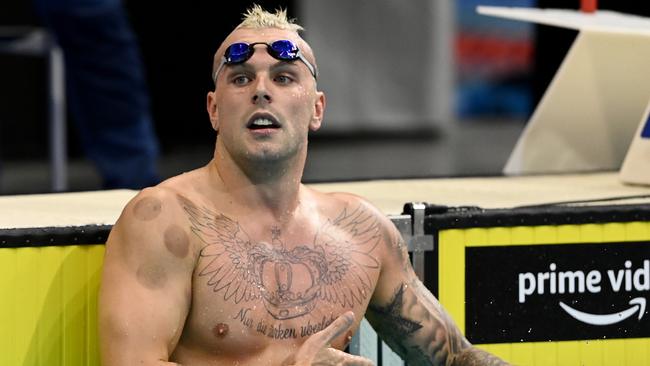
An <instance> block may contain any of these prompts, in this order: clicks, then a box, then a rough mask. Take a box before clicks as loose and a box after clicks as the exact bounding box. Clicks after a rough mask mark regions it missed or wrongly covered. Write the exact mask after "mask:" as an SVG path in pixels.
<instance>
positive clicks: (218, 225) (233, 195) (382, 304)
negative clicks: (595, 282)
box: [99, 7, 504, 366]
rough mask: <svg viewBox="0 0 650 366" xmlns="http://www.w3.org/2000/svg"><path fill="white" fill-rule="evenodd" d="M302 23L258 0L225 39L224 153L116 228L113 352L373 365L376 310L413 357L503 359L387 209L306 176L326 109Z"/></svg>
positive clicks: (219, 95)
mask: <svg viewBox="0 0 650 366" xmlns="http://www.w3.org/2000/svg"><path fill="white" fill-rule="evenodd" d="M300 29H301V28H300V26H298V25H296V24H294V23H292V22H290V21H288V20H287V19H286V14H285V13H284V12H280V11H279V12H277V13H275V14H271V13H268V12H266V11H263V10H262V9H261V8H259V7H254V8H252V9H251V10H249V12H248V13H247V14H246V17H245V19H244V21H243V22H242V23H241V24H240V25H239V26H238V27H237V28H236V29H235V30H234V31H233V32H232V33H231V34H230V35H229V36H228V37H227V38H226V40H225V41H224V42H223V44H222V45H221V46H220V47H219V49H218V50H217V52H216V54H215V63H214V70H213V77H214V79H215V89H214V91H212V92H209V93H208V96H207V109H208V114H209V116H210V121H211V123H212V126H213V128H214V130H215V131H217V132H218V138H217V142H216V148H215V153H214V158H213V160H212V161H210V162H209V163H208V164H207V165H206V166H205V167H202V168H200V169H197V170H194V171H191V172H189V173H186V174H182V175H180V176H177V177H174V178H171V179H169V180H167V181H165V182H163V183H161V184H160V185H158V186H156V187H153V188H148V189H145V190H143V191H142V192H140V193H139V194H138V195H137V196H136V197H135V198H134V199H133V200H132V201H131V202H130V203H129V204H128V205H127V206H126V207H125V209H124V211H123V213H122V215H121V217H120V218H119V220H118V221H117V223H116V224H115V227H114V228H113V231H112V232H111V234H110V237H109V239H108V242H107V243H106V255H105V263H104V272H103V278H102V285H101V290H100V304H99V305H100V309H99V326H100V339H101V353H102V362H103V364H104V365H105V366H109V365H174V364H182V365H187V366H201V365H281V364H284V365H312V364H314V365H317V364H321V365H331V364H346V365H369V364H371V363H370V361H368V360H366V359H363V358H361V357H359V356H352V355H349V354H346V353H344V352H342V351H341V350H343V349H344V348H345V346H346V344H347V343H348V342H349V340H350V338H351V335H352V334H353V333H354V331H355V330H356V329H357V328H358V327H359V323H360V322H361V319H362V318H363V317H364V315H366V316H367V318H368V319H369V321H370V322H371V324H372V325H373V326H374V327H375V329H376V330H377V331H378V332H379V334H380V336H381V337H382V338H383V339H384V341H386V342H387V343H388V344H389V345H391V347H392V348H393V349H394V350H395V351H397V352H398V353H399V354H400V355H401V356H402V357H403V358H404V359H406V360H407V361H408V362H409V363H411V364H413V365H479V364H481V365H482V364H485V365H500V364H504V363H503V362H502V361H500V360H499V359H497V358H495V357H494V356H492V355H489V354H487V353H485V352H483V351H480V350H478V349H476V348H474V347H472V346H471V345H470V344H469V342H468V341H467V340H466V339H465V338H464V337H463V336H462V335H461V334H460V331H459V330H458V328H457V327H456V325H454V323H453V321H452V320H451V318H450V317H449V316H448V315H447V314H446V313H445V311H444V310H443V309H442V307H441V306H440V304H439V303H438V301H437V300H436V299H435V298H434V297H433V296H432V295H431V293H430V292H429V291H428V290H427V289H426V288H425V287H424V285H422V283H421V282H420V281H419V280H418V279H417V277H416V276H415V274H414V272H413V270H412V269H411V266H410V263H409V260H408V254H407V252H406V249H405V246H404V243H403V241H402V239H401V237H400V234H399V232H398V231H397V229H396V228H395V227H394V226H393V225H392V223H391V221H390V220H389V219H388V218H387V217H386V216H385V215H384V214H383V213H382V212H380V211H378V210H377V209H376V208H375V207H373V206H372V205H371V204H369V203H368V202H366V201H364V200H363V199H361V198H360V197H357V196H354V195H351V194H345V193H330V194H326V193H321V192H318V191H315V190H313V189H310V188H308V187H306V186H304V185H303V184H301V183H300V180H301V177H302V173H303V168H304V164H305V159H306V156H307V135H308V133H309V131H310V130H311V131H315V130H317V129H318V128H319V127H320V125H321V121H322V119H323V112H324V110H325V96H324V94H323V93H322V92H320V91H318V90H317V88H316V78H317V71H316V61H315V58H314V55H313V53H312V50H311V49H310V47H309V45H308V44H307V43H306V42H305V41H304V40H303V39H302V38H301V37H300V36H299V35H298V30H300ZM296 47H297V48H296Z"/></svg>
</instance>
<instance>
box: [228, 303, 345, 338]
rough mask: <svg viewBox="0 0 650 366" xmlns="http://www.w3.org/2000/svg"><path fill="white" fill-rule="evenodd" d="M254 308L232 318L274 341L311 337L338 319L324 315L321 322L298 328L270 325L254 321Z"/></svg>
mask: <svg viewBox="0 0 650 366" xmlns="http://www.w3.org/2000/svg"><path fill="white" fill-rule="evenodd" d="M251 310H252V308H242V309H240V310H239V312H238V313H237V314H236V315H235V316H233V317H232V318H233V319H235V320H237V321H239V322H240V323H241V324H242V325H243V326H244V327H246V328H248V329H251V330H254V331H255V332H257V333H259V334H262V335H264V336H266V337H268V338H273V339H295V338H298V337H309V336H311V335H312V334H314V333H317V332H319V331H321V330H323V329H325V328H327V326H328V325H330V324H332V322H334V320H336V318H335V317H334V316H333V315H330V316H329V317H328V316H325V315H323V316H322V318H321V320H320V321H315V322H312V321H311V320H307V323H305V324H299V325H296V326H293V325H292V326H286V325H284V324H282V323H280V322H275V323H269V322H266V321H264V320H257V321H256V320H254V319H253V317H252V315H251Z"/></svg>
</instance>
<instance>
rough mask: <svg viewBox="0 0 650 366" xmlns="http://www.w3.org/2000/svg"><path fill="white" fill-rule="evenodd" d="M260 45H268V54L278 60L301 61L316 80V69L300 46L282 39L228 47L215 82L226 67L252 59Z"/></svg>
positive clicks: (234, 44)
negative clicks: (256, 46) (301, 52)
mask: <svg viewBox="0 0 650 366" xmlns="http://www.w3.org/2000/svg"><path fill="white" fill-rule="evenodd" d="M258 44H263V45H266V52H268V53H269V55H271V56H272V57H273V58H275V59H277V60H281V61H295V60H301V61H302V62H303V63H304V64H305V65H307V68H308V69H309V71H310V72H311V74H312V75H313V76H314V78H317V75H316V68H315V67H314V66H313V65H312V64H311V63H310V62H309V61H308V60H307V59H306V58H305V57H304V56H303V55H302V54H300V49H298V46H296V45H295V44H294V43H293V42H291V41H289V40H287V39H281V40H279V41H275V42H273V43H271V44H269V43H266V42H254V43H250V44H249V43H244V42H239V43H233V44H231V45H230V46H228V48H226V52H225V53H224V56H223V58H222V60H221V64H219V67H218V68H217V71H215V73H214V75H213V76H212V78H213V80H216V79H217V75H218V74H219V71H220V70H221V68H222V67H223V66H224V65H233V64H240V63H242V62H246V60H248V59H249V58H251V56H252V55H253V52H255V45H258Z"/></svg>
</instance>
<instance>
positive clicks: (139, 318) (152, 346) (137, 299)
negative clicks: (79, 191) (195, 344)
mask: <svg viewBox="0 0 650 366" xmlns="http://www.w3.org/2000/svg"><path fill="white" fill-rule="evenodd" d="M165 196H166V192H163V191H161V190H160V189H157V188H154V189H148V190H145V191H143V192H142V193H140V194H139V195H138V196H137V197H136V198H134V199H133V201H132V202H131V203H129V204H128V205H127V207H126V208H125V209H124V211H123V213H122V216H121V217H120V219H119V220H118V222H117V223H116V224H115V226H114V228H113V230H112V231H111V234H110V236H109V239H108V242H107V243H106V253H105V257H104V267H103V274H102V281H101V289H100V294H99V335H100V350H101V358H102V364H103V365H104V366H110V365H136V364H137V365H175V364H174V363H170V362H167V361H168V360H169V356H170V354H171V353H172V352H173V350H174V348H175V347H176V344H177V342H178V339H179V337H180V334H181V332H182V330H183V324H184V322H185V318H186V316H187V313H188V310H189V305H190V296H191V280H192V277H191V276H192V270H193V263H194V261H193V257H194V256H193V253H192V250H191V246H190V245H189V236H188V234H187V232H186V231H185V229H184V227H183V226H182V225H179V224H178V223H177V222H175V221H176V220H175V219H176V217H175V215H174V203H175V202H174V201H172V200H169V199H166V197H165Z"/></svg>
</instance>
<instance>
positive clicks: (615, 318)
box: [560, 297, 645, 325]
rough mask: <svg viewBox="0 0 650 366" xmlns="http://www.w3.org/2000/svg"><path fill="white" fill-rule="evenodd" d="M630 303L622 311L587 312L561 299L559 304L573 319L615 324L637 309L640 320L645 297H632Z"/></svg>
mask: <svg viewBox="0 0 650 366" xmlns="http://www.w3.org/2000/svg"><path fill="white" fill-rule="evenodd" d="M630 305H631V306H632V307H631V308H629V309H626V310H623V311H619V312H618V313H613V314H589V313H585V312H582V311H580V310H576V309H574V308H572V307H570V306H569V305H567V304H565V303H563V302H562V301H560V306H561V307H562V309H564V311H566V312H567V313H568V314H569V315H571V316H572V317H573V318H574V319H576V320H579V321H581V322H583V323H586V324H591V325H612V324H616V323H618V322H622V321H623V320H625V319H627V318H629V317H631V316H632V315H634V314H635V313H636V312H637V311H638V312H639V320H641V318H643V315H644V314H645V298H643V297H635V298H634V299H632V300H630Z"/></svg>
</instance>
